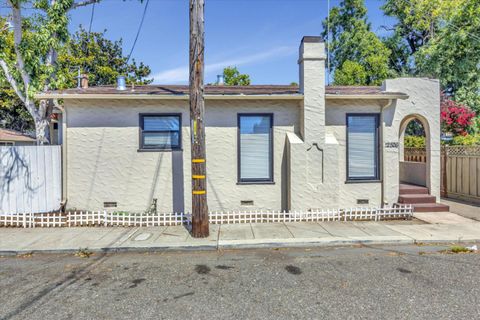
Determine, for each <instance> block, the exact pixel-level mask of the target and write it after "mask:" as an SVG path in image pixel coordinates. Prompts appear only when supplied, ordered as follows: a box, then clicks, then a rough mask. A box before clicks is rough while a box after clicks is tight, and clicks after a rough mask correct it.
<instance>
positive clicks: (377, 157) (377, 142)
mask: <svg viewBox="0 0 480 320" xmlns="http://www.w3.org/2000/svg"><path fill="white" fill-rule="evenodd" d="M352 116H370V117H372V116H373V117H375V145H376V148H375V149H374V150H375V167H376V168H375V169H376V170H375V176H373V177H356V178H351V177H350V172H349V169H348V167H349V166H348V164H349V149H350V148H349V146H350V144H349V141H348V118H349V117H352ZM345 132H346V148H345V149H346V152H347V158H346V161H345V164H346V174H347V179H346V182H345V183H361V182H381V178H380V172H381V170H380V166H381V161H380V113H362V112H354V113H347V114H346V116H345Z"/></svg>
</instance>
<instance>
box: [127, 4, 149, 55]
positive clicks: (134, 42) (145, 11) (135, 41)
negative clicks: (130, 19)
mask: <svg viewBox="0 0 480 320" xmlns="http://www.w3.org/2000/svg"><path fill="white" fill-rule="evenodd" d="M149 3H150V0H147V1H146V2H145V8H144V9H143V14H142V20H140V25H139V26H138V30H137V35H136V36H135V40H134V41H133V45H132V49H131V50H130V53H129V54H128V58H127V64H128V62H129V61H130V57H131V56H132V53H133V50H134V49H135V45H136V44H137V40H138V36H139V35H140V31H141V30H142V26H143V21H144V20H145V15H146V13H147V8H148V4H149Z"/></svg>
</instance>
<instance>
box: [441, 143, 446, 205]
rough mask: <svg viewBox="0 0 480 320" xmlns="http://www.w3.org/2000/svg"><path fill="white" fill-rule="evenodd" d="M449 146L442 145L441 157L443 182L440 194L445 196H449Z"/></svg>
mask: <svg viewBox="0 0 480 320" xmlns="http://www.w3.org/2000/svg"><path fill="white" fill-rule="evenodd" d="M447 148H448V147H447V146H441V149H440V150H441V151H440V159H441V169H440V172H441V174H442V178H441V183H440V196H441V197H443V198H446V197H448V191H447V188H448V187H447V186H448V181H447V154H448V152H447Z"/></svg>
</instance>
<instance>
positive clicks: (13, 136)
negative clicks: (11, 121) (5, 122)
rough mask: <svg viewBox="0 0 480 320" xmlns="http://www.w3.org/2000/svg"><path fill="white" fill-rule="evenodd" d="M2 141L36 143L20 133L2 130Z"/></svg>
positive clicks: (0, 131) (0, 134)
mask: <svg viewBox="0 0 480 320" xmlns="http://www.w3.org/2000/svg"><path fill="white" fill-rule="evenodd" d="M0 141H15V142H35V141H36V140H35V139H34V138H32V137H30V136H27V135H25V134H23V133H21V132H19V131H15V130H11V129H0Z"/></svg>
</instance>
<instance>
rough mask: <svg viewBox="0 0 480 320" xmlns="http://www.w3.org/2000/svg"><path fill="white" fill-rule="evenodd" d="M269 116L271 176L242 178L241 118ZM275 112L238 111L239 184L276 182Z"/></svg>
mask: <svg viewBox="0 0 480 320" xmlns="http://www.w3.org/2000/svg"><path fill="white" fill-rule="evenodd" d="M245 116H247V117H255V116H257V117H258V116H260V117H269V118H270V143H269V145H270V150H269V151H270V163H269V174H270V177H269V178H266V179H259V178H249V179H242V177H241V168H242V167H241V163H242V162H241V152H240V148H241V146H240V118H241V117H245ZM273 121H274V117H273V113H237V184H275V181H274V175H273V161H274V160H273V158H274V153H273V144H274V141H275V140H274V136H273Z"/></svg>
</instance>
